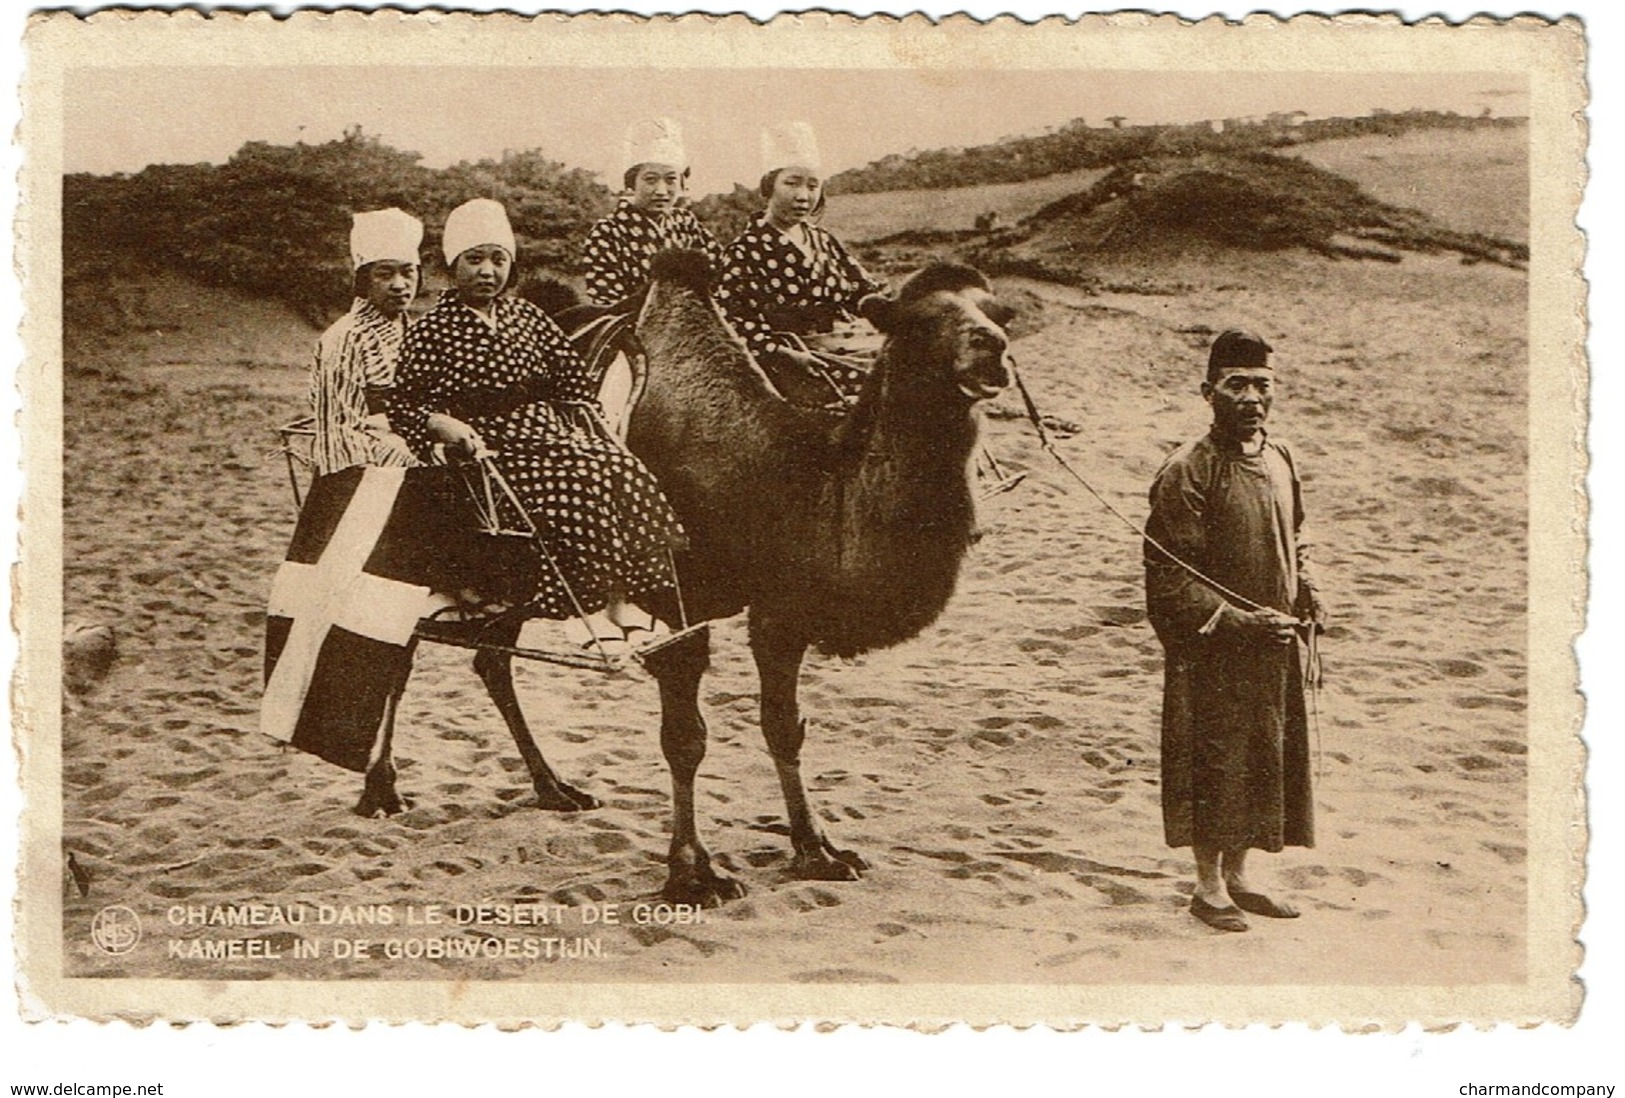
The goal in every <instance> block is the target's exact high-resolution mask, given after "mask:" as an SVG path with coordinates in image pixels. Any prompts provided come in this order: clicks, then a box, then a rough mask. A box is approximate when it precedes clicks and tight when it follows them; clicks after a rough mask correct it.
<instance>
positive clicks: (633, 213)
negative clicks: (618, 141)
mask: <svg viewBox="0 0 1625 1098" xmlns="http://www.w3.org/2000/svg"><path fill="white" fill-rule="evenodd" d="M621 163H623V164H625V165H626V169H625V173H626V174H625V176H624V177H623V183H624V186H625V191H626V197H624V198H623V199H622V200H621V204H620V205H619V206H618V207H617V208H616V210H615V212H614V213H612V214H610V215H609V216H608V217H606V218H603V219H602V220H600V221H599V222H598V223H597V224H595V225H594V226H593V227H592V231H591V232H589V233H588V234H587V243H586V244H585V245H584V246H583V249H582V262H583V264H584V265H585V267H586V280H587V296H588V298H590V299H591V300H592V302H593V303H594V304H597V305H602V306H613V305H615V304H617V303H619V302H622V301H624V300H626V299H627V298H629V297H631V296H633V295H634V294H636V293H637V292H638V291H639V290H641V289H642V288H643V287H644V285H645V284H646V283H647V282H648V281H649V261H650V260H651V259H653V258H654V257H655V256H656V255H657V254H658V253H660V252H663V251H666V250H668V249H672V248H683V249H690V250H693V251H698V252H704V253H705V255H706V257H707V258H709V259H710V260H711V265H712V268H713V269H714V270H721V268H722V261H723V255H722V245H721V244H718V243H717V238H716V237H714V236H712V235H711V231H710V230H709V229H707V228H706V227H705V226H704V225H702V224H700V221H699V219H698V218H696V217H695V216H694V212H693V211H692V210H690V209H689V208H688V206H687V205H686V204H685V197H686V196H685V192H686V191H687V189H688V175H689V166H688V153H687V151H686V150H685V149H684V148H683V132H682V130H681V129H679V128H678V126H677V123H676V122H673V121H672V120H671V119H669V118H653V119H649V120H647V121H643V122H637V123H634V124H633V125H631V126H629V127H628V128H627V131H626V141H625V142H624V144H623V146H622V156H621Z"/></svg>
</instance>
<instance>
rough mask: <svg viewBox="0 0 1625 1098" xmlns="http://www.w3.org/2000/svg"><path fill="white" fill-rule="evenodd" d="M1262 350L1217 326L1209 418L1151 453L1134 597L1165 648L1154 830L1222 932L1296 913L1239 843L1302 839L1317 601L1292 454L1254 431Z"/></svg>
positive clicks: (1266, 397)
mask: <svg viewBox="0 0 1625 1098" xmlns="http://www.w3.org/2000/svg"><path fill="white" fill-rule="evenodd" d="M1271 350H1272V348H1271V347H1270V346H1269V344H1267V343H1265V342H1264V341H1263V340H1262V339H1260V338H1259V337H1258V336H1256V335H1254V334H1252V333H1250V332H1243V331H1234V330H1232V331H1228V332H1224V333H1223V334H1221V335H1220V336H1219V337H1218V338H1217V339H1215V340H1214V341H1213V346H1212V349H1211V351H1210V352H1209V355H1208V366H1207V379H1206V380H1205V381H1204V382H1203V383H1202V396H1203V398H1204V399H1205V400H1206V401H1207V402H1208V404H1209V405H1211V406H1212V409H1213V426H1212V428H1211V430H1209V431H1208V433H1207V434H1206V435H1205V436H1203V437H1202V438H1200V439H1197V440H1196V441H1194V442H1189V443H1186V444H1185V445H1184V446H1181V447H1180V448H1179V449H1178V450H1176V451H1174V453H1173V454H1172V455H1171V456H1170V457H1169V458H1168V460H1167V461H1165V462H1164V463H1163V466H1162V468H1161V469H1160V470H1159V471H1158V473H1157V477H1156V480H1155V482H1154V483H1153V484H1152V486H1151V518H1150V520H1149V521H1148V522H1147V524H1146V533H1147V534H1148V539H1147V542H1146V547H1145V587H1146V605H1147V610H1148V612H1149V616H1150V619H1151V624H1152V627H1153V628H1155V629H1156V631H1157V637H1158V639H1160V640H1161V641H1162V645H1163V649H1164V652H1165V654H1166V661H1167V663H1166V671H1165V676H1166V677H1165V679H1164V684H1163V710H1162V814H1163V830H1164V834H1165V836H1166V838H1167V842H1168V845H1169V846H1172V847H1181V846H1189V847H1192V848H1193V853H1194V854H1195V856H1196V878H1197V879H1196V894H1195V895H1194V896H1193V897H1192V899H1191V914H1192V915H1194V916H1196V918H1198V919H1200V920H1201V921H1202V922H1204V923H1206V924H1208V925H1209V926H1211V927H1214V928H1215V929H1218V930H1228V931H1240V930H1246V929H1247V927H1248V923H1247V915H1246V914H1245V913H1251V914H1254V915H1259V916H1263V917H1266V918H1275V919H1292V918H1296V917H1297V914H1298V913H1297V911H1295V910H1294V909H1293V908H1291V907H1290V906H1288V905H1287V904H1285V903H1282V902H1280V901H1277V900H1274V899H1271V898H1270V897H1269V896H1267V895H1265V894H1264V893H1262V892H1258V891H1255V890H1254V888H1253V885H1252V884H1251V883H1250V882H1249V880H1248V876H1247V852H1248V851H1249V850H1268V851H1271V852H1279V851H1280V850H1281V849H1282V848H1283V847H1285V846H1313V845H1314V819H1313V803H1312V799H1311V791H1310V783H1309V742H1308V741H1309V736H1308V718H1307V715H1306V712H1305V707H1304V697H1303V672H1302V669H1301V667H1300V665H1299V662H1298V659H1299V657H1298V650H1299V645H1298V629H1299V628H1300V622H1308V623H1313V624H1311V625H1309V626H1308V627H1309V628H1319V623H1320V622H1321V621H1322V612H1321V606H1320V600H1319V598H1318V597H1317V595H1316V593H1315V586H1314V582H1313V580H1312V578H1311V577H1310V575H1309V569H1308V560H1307V554H1306V548H1307V546H1306V543H1305V542H1304V540H1303V538H1302V536H1301V529H1302V525H1303V496H1302V490H1301V486H1300V484H1299V481H1298V474H1297V467H1296V465H1295V463H1294V462H1293V459H1292V454H1291V451H1289V450H1288V449H1287V448H1286V446H1285V445H1284V444H1282V443H1281V442H1280V441H1278V440H1276V439H1273V438H1270V437H1269V436H1268V435H1267V434H1266V432H1265V430H1264V421H1265V419H1266V418H1267V417H1268V416H1269V411H1270V405H1271V403H1272V401H1273V399H1274V392H1273V386H1274V374H1275V371H1274V369H1273V367H1272V366H1271V365H1270V361H1269V355H1270V352H1271ZM1170 555H1171V556H1172V557H1177V558H1178V561H1179V562H1181V563H1176V562H1175V561H1174V560H1172V559H1170ZM1184 565H1188V566H1190V567H1189V568H1186V567H1184ZM1191 569H1195V570H1197V571H1200V572H1201V573H1202V575H1203V576H1204V577H1205V578H1206V579H1207V580H1211V581H1212V583H1211V584H1210V583H1208V582H1204V580H1203V579H1198V578H1197V577H1196V576H1195V575H1193V574H1192V571H1191ZM1221 587H1222V588H1223V589H1224V590H1223V591H1221V590H1219V588H1221Z"/></svg>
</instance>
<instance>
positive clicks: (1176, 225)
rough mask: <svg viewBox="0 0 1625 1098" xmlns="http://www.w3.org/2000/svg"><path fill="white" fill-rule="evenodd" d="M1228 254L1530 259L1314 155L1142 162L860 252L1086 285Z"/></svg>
mask: <svg viewBox="0 0 1625 1098" xmlns="http://www.w3.org/2000/svg"><path fill="white" fill-rule="evenodd" d="M1225 249H1231V250H1244V251H1266V252H1267V251H1283V250H1288V249H1302V250H1306V251H1309V252H1313V253H1317V254H1320V255H1324V256H1328V257H1333V258H1356V259H1375V260H1382V261H1386V262H1393V263H1397V262H1399V261H1400V259H1401V258H1402V253H1404V252H1415V253H1434V254H1437V253H1445V252H1449V253H1454V254H1456V255H1458V256H1460V257H1461V259H1462V261H1463V262H1468V263H1477V262H1490V263H1496V264H1501V265H1505V266H1511V267H1522V266H1523V265H1524V264H1525V263H1526V262H1527V261H1528V258H1529V249H1528V246H1527V245H1525V244H1523V243H1521V242H1519V241H1516V240H1510V239H1507V238H1504V237H1497V236H1492V235H1489V234H1485V233H1477V232H1463V231H1458V230H1455V229H1452V228H1449V227H1448V226H1446V225H1443V224H1440V223H1439V222H1437V221H1435V220H1434V219H1433V218H1432V217H1430V216H1429V215H1428V214H1426V213H1424V212H1422V211H1420V210H1415V209H1408V208H1405V207H1401V206H1395V205H1391V204H1389V203H1386V202H1383V201H1380V200H1379V199H1377V198H1375V197H1373V196H1372V195H1370V194H1368V193H1367V192H1366V191H1365V190H1364V189H1363V188H1362V187H1360V186H1359V185H1358V184H1357V183H1355V182H1354V181H1352V180H1350V179H1346V178H1344V177H1343V176H1340V175H1337V174H1335V173H1333V172H1329V171H1326V170H1324V169H1322V168H1318V167H1316V166H1314V165H1313V164H1311V163H1309V162H1308V160H1306V159H1300V158H1298V157H1292V156H1277V155H1274V154H1271V153H1264V152H1252V153H1245V154H1240V155H1227V154H1200V155H1196V156H1177V157H1173V156H1164V157H1146V158H1142V159H1138V160H1133V161H1130V162H1128V163H1125V164H1122V165H1119V166H1117V167H1115V168H1113V169H1112V170H1111V171H1109V172H1107V173H1106V174H1104V175H1103V176H1101V177H1100V178H1099V180H1097V181H1096V182H1095V183H1094V184H1093V185H1092V186H1090V187H1087V188H1085V189H1083V190H1079V191H1076V192H1074V193H1072V194H1069V195H1066V196H1064V197H1062V198H1059V199H1057V200H1056V201H1054V202H1051V203H1049V204H1048V205H1046V206H1044V207H1042V208H1041V209H1039V210H1037V211H1035V212H1034V213H1032V214H1031V215H1029V216H1028V217H1026V218H1024V219H1022V221H1020V222H1019V223H1018V224H1017V225H1015V226H1014V227H1012V228H1010V229H1006V230H1003V231H996V232H991V233H977V232H966V231H962V230H961V231H950V232H921V231H913V230H905V231H903V232H899V233H896V234H893V235H892V236H889V237H883V238H881V239H879V240H876V241H873V242H872V243H871V244H870V245H869V246H868V247H867V248H865V249H864V250H863V254H864V257H865V258H866V259H868V260H870V261H872V262H876V263H879V264H882V265H886V266H892V265H897V264H909V263H917V262H919V261H921V260H923V259H925V258H927V257H928V256H940V257H949V256H957V257H959V258H963V259H966V260H968V261H970V262H972V263H975V264H977V265H979V266H981V267H983V268H984V269H985V270H988V271H990V272H994V273H1004V274H1020V275H1027V276H1031V277H1036V278H1043V279H1048V280H1051V281H1057V282H1066V283H1071V284H1074V285H1084V286H1089V285H1093V284H1095V282H1096V281H1097V271H1098V268H1099V266H1100V264H1101V262H1102V261H1104V260H1108V259H1111V258H1113V257H1123V256H1133V257H1135V258H1137V259H1154V258H1156V257H1158V256H1162V257H1165V258H1169V259H1172V258H1176V257H1181V256H1188V255H1191V254H1207V253H1211V252H1213V251H1214V250H1220V251H1222V250H1225Z"/></svg>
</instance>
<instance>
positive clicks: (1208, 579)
mask: <svg viewBox="0 0 1625 1098" xmlns="http://www.w3.org/2000/svg"><path fill="white" fill-rule="evenodd" d="M1010 376H1011V377H1012V378H1013V379H1015V383H1016V391H1017V392H1019V393H1020V394H1021V403H1022V404H1023V405H1024V406H1025V407H1026V411H1027V418H1028V420H1029V421H1031V423H1032V425H1033V429H1034V430H1036V431H1037V432H1038V442H1039V445H1040V447H1041V448H1042V449H1043V450H1044V452H1045V453H1047V454H1049V456H1050V457H1052V458H1054V459H1055V461H1056V464H1058V465H1060V467H1061V468H1062V469H1064V470H1066V472H1067V474H1068V475H1070V476H1071V477H1072V479H1073V480H1075V481H1077V482H1078V483H1079V484H1081V485H1083V487H1084V490H1085V491H1087V492H1088V493H1089V494H1090V495H1091V496H1094V497H1095V499H1096V500H1097V501H1099V503H1100V505H1101V506H1102V507H1104V508H1105V509H1106V510H1107V511H1108V512H1110V514H1111V515H1112V517H1113V518H1115V519H1117V520H1118V521H1119V522H1121V523H1122V524H1123V525H1124V526H1127V527H1128V528H1129V529H1130V530H1132V531H1134V532H1135V533H1136V534H1138V535H1139V536H1140V537H1141V538H1142V539H1143V540H1144V541H1145V543H1146V544H1147V545H1149V546H1151V548H1153V549H1155V550H1156V551H1157V552H1158V553H1160V554H1161V555H1162V556H1163V557H1165V558H1167V560H1168V561H1169V562H1170V563H1172V564H1174V565H1176V566H1177V567H1179V568H1180V569H1181V570H1183V571H1184V572H1186V573H1188V574H1189V575H1190V576H1191V578H1193V579H1195V580H1197V581H1198V582H1200V583H1202V584H1205V585H1206V586H1207V587H1209V588H1211V589H1212V590H1213V591H1215V592H1217V593H1218V594H1220V595H1222V596H1224V598H1225V599H1226V600H1228V601H1230V602H1232V603H1235V604H1236V605H1237V606H1240V607H1242V608H1243V609H1246V610H1263V609H1265V607H1264V605H1263V604H1262V603H1259V602H1254V601H1253V600H1252V599H1250V598H1248V597H1247V596H1246V595H1242V594H1238V593H1237V592H1235V591H1232V590H1231V589H1230V588H1228V587H1226V586H1225V585H1224V584H1222V583H1220V582H1219V581H1218V580H1216V579H1214V578H1213V577H1212V576H1210V575H1208V574H1207V573H1205V572H1203V571H1202V570H1201V569H1200V568H1198V567H1196V565H1194V564H1192V563H1190V562H1189V561H1187V560H1185V559H1183V558H1182V557H1180V556H1179V554H1177V553H1175V552H1174V551H1173V550H1171V549H1169V548H1168V547H1167V546H1166V545H1164V544H1162V542H1160V541H1158V540H1157V539H1156V538H1154V537H1152V536H1151V535H1150V534H1149V533H1147V532H1146V529H1145V527H1144V526H1141V525H1140V524H1139V523H1137V522H1135V521H1134V520H1133V519H1131V518H1129V517H1128V516H1127V515H1125V514H1123V512H1121V511H1119V510H1118V509H1117V508H1116V507H1115V506H1113V504H1112V502H1111V500H1109V499H1107V498H1106V497H1105V496H1104V495H1102V494H1101V493H1100V491H1099V490H1098V489H1097V488H1096V487H1095V486H1094V485H1093V484H1090V483H1089V482H1088V481H1087V480H1085V479H1084V477H1083V475H1082V474H1080V473H1079V472H1078V471H1077V470H1076V469H1074V468H1072V465H1071V463H1070V462H1068V461H1067V460H1066V457H1065V456H1064V455H1063V454H1062V453H1061V451H1060V450H1058V449H1056V446H1055V440H1054V439H1052V438H1051V437H1050V433H1049V429H1048V428H1046V427H1045V426H1044V419H1043V416H1042V414H1041V413H1040V412H1039V411H1038V405H1037V403H1035V402H1034V401H1033V397H1032V393H1030V392H1028V391H1027V383H1026V382H1024V381H1022V380H1021V371H1019V370H1017V369H1016V363H1015V359H1013V358H1012V359H1010ZM1299 624H1300V625H1308V624H1310V623H1309V622H1305V621H1300V622H1299Z"/></svg>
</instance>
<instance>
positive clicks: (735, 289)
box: [717, 122, 885, 403]
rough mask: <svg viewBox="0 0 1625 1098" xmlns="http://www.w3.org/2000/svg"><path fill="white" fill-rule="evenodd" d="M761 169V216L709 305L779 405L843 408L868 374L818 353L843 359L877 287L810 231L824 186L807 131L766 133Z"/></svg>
mask: <svg viewBox="0 0 1625 1098" xmlns="http://www.w3.org/2000/svg"><path fill="white" fill-rule="evenodd" d="M762 170H763V175H762V182H761V192H762V197H764V198H765V199H767V209H766V211H764V212H763V213H761V214H759V215H757V217H756V219H755V220H753V221H752V222H751V223H750V224H749V225H747V226H746V228H745V231H744V232H743V233H741V234H740V235H739V238H738V239H737V240H735V241H734V242H733V243H732V244H731V245H729V246H728V259H727V264H726V266H725V267H724V268H723V272H722V281H721V284H720V285H719V286H718V287H717V303H718V304H719V305H721V307H722V311H723V315H725V316H726V317H727V318H728V322H729V323H730V324H731V325H732V326H733V329H734V331H735V332H736V333H738V334H739V336H740V337H741V338H743V339H744V340H745V343H746V345H747V346H749V347H750V349H751V351H752V352H753V353H754V354H755V356H756V359H757V361H758V362H759V363H760V364H761V365H762V367H763V369H765V370H766V371H767V373H768V375H769V376H770V377H773V378H774V380H775V381H776V382H778V383H779V384H780V388H781V389H783V390H785V395H786V396H790V397H791V398H792V399H798V398H797V395H796V392H795V390H799V391H800V392H801V393H803V394H807V393H812V394H819V395H818V397H817V402H818V403H824V402H828V401H830V400H832V399H837V398H839V399H843V400H849V399H851V398H852V397H853V396H855V395H856V393H857V390H858V389H859V388H860V387H861V385H862V382H863V379H864V378H865V377H866V376H867V371H866V370H865V369H863V368H862V366H860V365H858V364H857V363H854V362H853V361H851V359H850V357H849V356H847V355H845V354H842V355H839V356H837V357H830V355H828V354H822V355H821V354H818V353H816V352H817V351H819V350H820V349H823V350H826V351H848V350H850V349H851V347H850V346H848V345H846V344H845V343H843V342H841V341H840V340H841V337H847V336H849V329H850V326H851V325H852V324H853V322H854V320H855V317H856V314H857V311H858V303H859V302H860V301H862V300H863V299H864V298H865V297H867V296H868V295H870V294H876V293H880V292H882V291H883V290H884V289H885V287H884V285H883V284H882V283H880V282H879V281H878V280H876V279H874V278H872V277H871V276H870V275H869V273H868V272H867V271H865V270H864V269H863V268H862V267H861V266H859V265H858V262H857V260H855V259H853V258H852V257H851V256H850V255H848V254H847V251H846V249H845V248H843V247H842V246H841V242H840V241H839V240H837V239H835V237H834V235H833V234H832V233H830V232H829V231H828V230H827V229H823V228H821V227H820V226H819V225H818V224H817V223H816V222H817V218H818V217H819V215H820V214H821V213H822V212H823V210H824V186H823V177H822V167H821V162H820V158H819V155H818V142H817V139H816V138H815V136H814V134H813V131H812V127H811V126H809V125H808V124H807V123H805V122H792V123H789V124H788V125H784V126H779V127H776V128H774V129H771V130H767V131H765V132H764V133H763V134H762ZM836 333H839V336H836ZM832 336H836V339H834V340H832V339H831V338H830V337H832ZM800 399H802V400H805V399H806V398H805V397H802V398H800Z"/></svg>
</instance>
